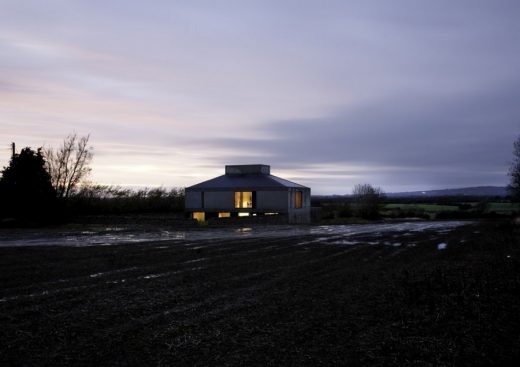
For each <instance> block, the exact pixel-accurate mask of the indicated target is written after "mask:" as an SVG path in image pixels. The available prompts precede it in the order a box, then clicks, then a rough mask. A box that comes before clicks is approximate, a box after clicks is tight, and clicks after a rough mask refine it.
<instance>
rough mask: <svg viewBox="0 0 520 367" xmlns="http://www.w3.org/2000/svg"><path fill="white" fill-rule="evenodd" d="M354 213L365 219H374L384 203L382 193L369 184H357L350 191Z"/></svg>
mask: <svg viewBox="0 0 520 367" xmlns="http://www.w3.org/2000/svg"><path fill="white" fill-rule="evenodd" d="M352 196H353V199H354V213H355V214H356V216H359V217H362V218H365V219H376V218H378V217H379V210H380V209H381V206H382V204H383V201H384V194H383V191H382V190H381V189H380V188H379V187H373V186H372V185H370V184H358V185H356V186H354V190H353V191H352Z"/></svg>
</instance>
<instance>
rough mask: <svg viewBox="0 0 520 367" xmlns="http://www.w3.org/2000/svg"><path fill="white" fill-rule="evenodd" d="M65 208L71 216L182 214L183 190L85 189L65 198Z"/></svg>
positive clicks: (102, 187) (115, 187)
mask: <svg viewBox="0 0 520 367" xmlns="http://www.w3.org/2000/svg"><path fill="white" fill-rule="evenodd" d="M65 205H66V208H65V209H66V210H67V212H69V213H72V214H75V215H98V214H99V215H101V214H135V213H182V212H183V211H184V189H183V188H171V189H166V188H163V187H158V188H143V189H137V190H133V189H128V188H123V187H120V186H106V185H93V186H85V187H81V188H79V189H78V190H77V191H76V193H75V194H74V195H73V196H72V197H69V199H68V200H67V201H66V204H65Z"/></svg>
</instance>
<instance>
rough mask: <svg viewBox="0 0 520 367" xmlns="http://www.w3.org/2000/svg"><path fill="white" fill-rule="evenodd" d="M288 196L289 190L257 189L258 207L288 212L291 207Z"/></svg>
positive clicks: (270, 210) (271, 210)
mask: <svg viewBox="0 0 520 367" xmlns="http://www.w3.org/2000/svg"><path fill="white" fill-rule="evenodd" d="M288 197H289V192H288V191H287V190H277V191H274V190H272V191H257V192H256V209H257V210H265V211H269V212H281V213H287V211H288V208H289V200H288Z"/></svg>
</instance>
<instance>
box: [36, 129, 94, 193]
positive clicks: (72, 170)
mask: <svg viewBox="0 0 520 367" xmlns="http://www.w3.org/2000/svg"><path fill="white" fill-rule="evenodd" d="M89 138H90V135H87V136H83V137H78V135H77V134H76V133H73V134H70V135H69V136H67V137H66V138H65V139H64V140H63V144H62V145H61V147H60V148H59V149H57V150H53V149H52V148H47V149H45V158H46V160H47V170H48V171H49V174H50V176H51V182H52V186H53V187H54V189H55V190H56V193H57V196H58V198H67V197H69V195H71V194H72V193H73V192H74V190H75V189H76V188H77V186H78V184H79V183H80V182H81V181H82V180H84V179H85V178H86V177H87V176H88V175H89V173H90V171H91V168H90V162H91V161H92V157H93V153H92V147H89V146H88V140H89Z"/></svg>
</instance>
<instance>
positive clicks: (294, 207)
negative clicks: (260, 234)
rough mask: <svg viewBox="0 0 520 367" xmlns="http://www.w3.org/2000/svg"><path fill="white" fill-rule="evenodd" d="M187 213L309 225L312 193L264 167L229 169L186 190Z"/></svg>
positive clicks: (241, 166) (204, 218)
mask: <svg viewBox="0 0 520 367" xmlns="http://www.w3.org/2000/svg"><path fill="white" fill-rule="evenodd" d="M185 200H186V202H185V208H186V212H188V213H189V215H190V217H191V218H194V219H197V220H199V221H204V220H208V219H211V218H226V217H243V216H265V215H279V216H283V218H286V219H287V222H288V223H309V222H310V220H311V189H310V188H308V187H305V186H302V185H299V184H297V183H294V182H291V181H288V180H284V179H282V178H280V177H276V176H273V175H271V168H270V166H268V165H264V164H252V165H233V166H226V170H225V174H224V175H222V176H219V177H216V178H213V179H211V180H208V181H204V182H201V183H199V184H197V185H193V186H190V187H188V188H186V199H185Z"/></svg>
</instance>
